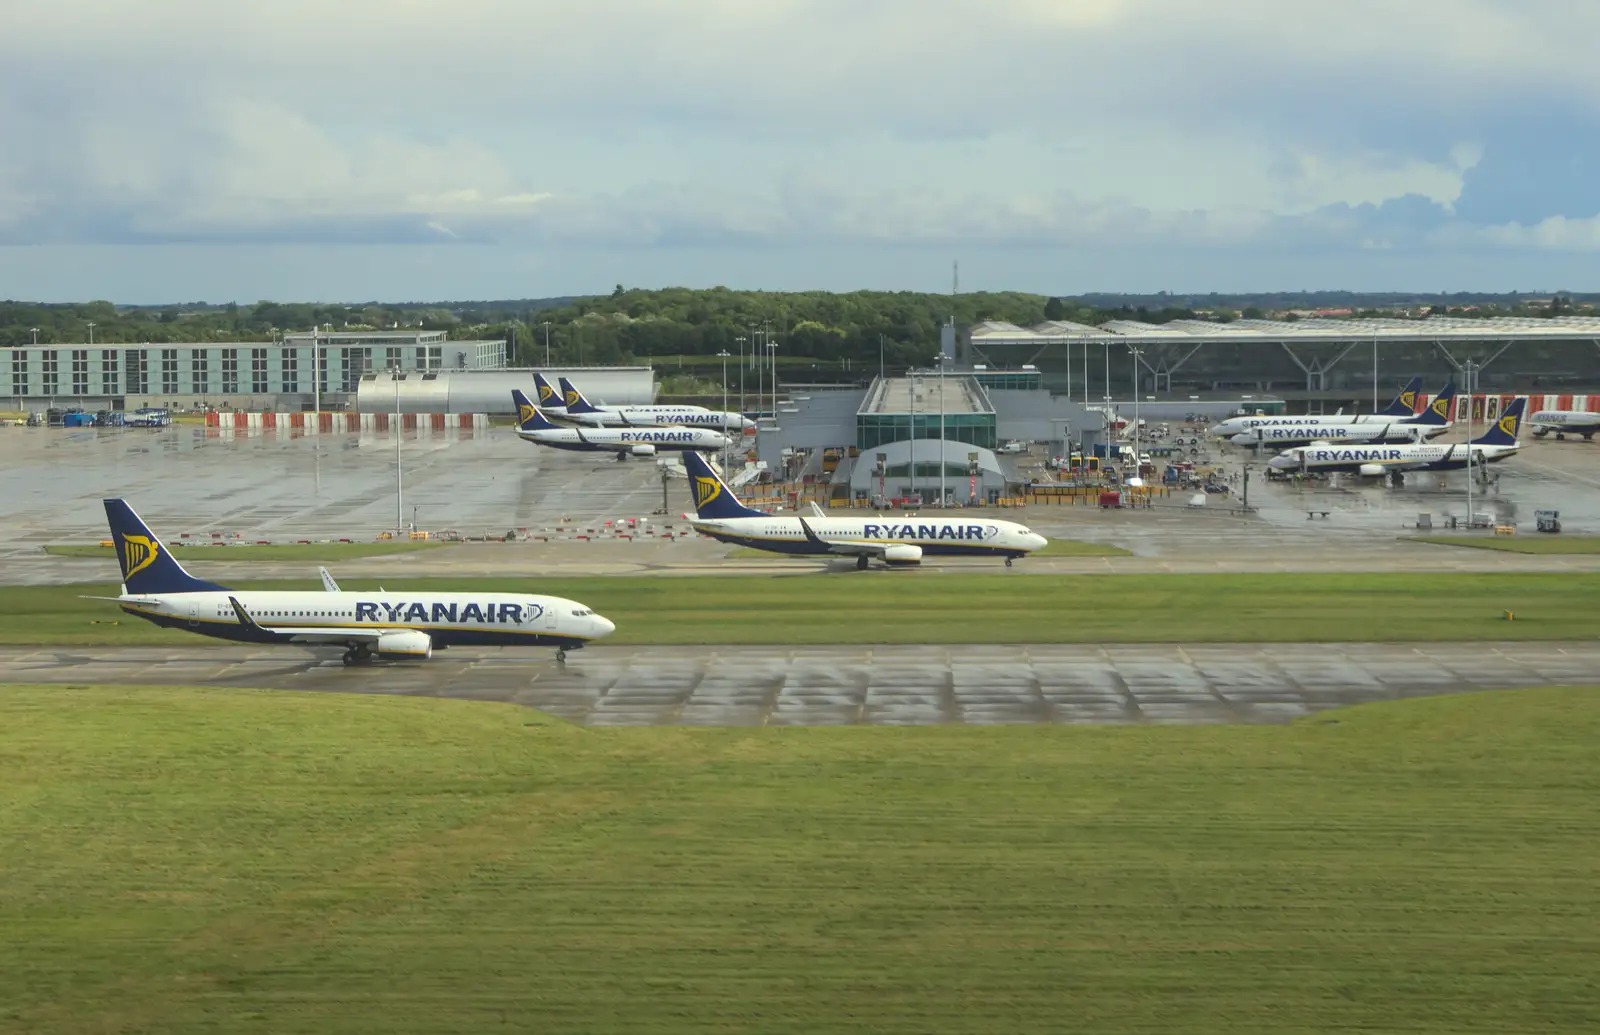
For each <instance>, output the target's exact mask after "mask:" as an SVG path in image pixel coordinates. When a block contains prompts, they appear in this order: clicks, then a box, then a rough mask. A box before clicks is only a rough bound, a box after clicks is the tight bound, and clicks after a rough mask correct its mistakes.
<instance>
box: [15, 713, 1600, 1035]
mask: <svg viewBox="0 0 1600 1035" xmlns="http://www.w3.org/2000/svg"><path fill="white" fill-rule="evenodd" d="M0 723H3V726H4V728H5V730H6V735H5V739H4V742H3V750H0V874H3V875H4V878H5V879H4V883H3V884H0V927H3V929H4V930H5V932H6V937H5V938H3V939H0V1031H5V1032H18V1033H21V1032H27V1033H29V1035H51V1033H63V1035H65V1033H71V1035H77V1033H80V1032H85V1031H95V1032H145V1031H161V1032H163V1033H186V1032H212V1031H228V1032H271V1033H274V1035H276V1033H281V1032H317V1033H335V1035H336V1033H341V1032H358V1031H359V1032H372V1031H383V1032H402V1033H412V1032H418V1033H420V1032H427V1033H435V1032H439V1033H442V1032H484V1031H491V1030H494V1031H498V1030H517V1031H538V1032H549V1033H557V1032H578V1031H581V1032H588V1033H607V1032H618V1033H635V1032H643V1031H652V1032H676V1031H683V1032H697V1033H700V1032H713V1033H716V1032H727V1033H736V1032H737V1033H744V1032H752V1031H760V1032H781V1033H795V1035H802V1033H804V1035H811V1033H814V1032H830V1033H831V1032H861V1033H867V1032H871V1033H892V1032H902V1031H903V1032H916V1033H939V1032H962V1033H966V1032H991V1031H992V1032H1013V1033H1029V1032H1052V1033H1053V1032H1061V1031H1106V1032H1112V1031H1115V1032H1150V1033H1156V1032H1161V1033H1168V1032H1195V1033H1211V1032H1216V1033H1228V1035H1238V1033H1261V1035H1267V1033H1271V1035H1293V1033H1308V1032H1331V1031H1349V1032H1354V1031H1362V1032H1393V1031H1406V1032H1418V1033H1428V1032H1452V1033H1454V1032H1462V1031H1469V1030H1470V1031H1481V1032H1512V1031H1517V1032H1530V1031H1539V1032H1573V1033H1580V1032H1581V1033H1588V1032H1593V1031H1596V1030H1600V992H1597V986H1596V982H1595V966H1594V963H1595V959H1596V958H1597V957H1600V811H1597V810H1596V808H1595V802H1596V800H1597V798H1600V767H1597V766H1596V764H1595V762H1594V753H1593V752H1594V745H1595V743H1597V742H1600V691H1596V690H1578V689H1573V690H1529V691H1519V692H1515V693H1503V694H1476V695H1466V696H1460V697H1449V698H1437V699H1432V700H1419V701H1408V702H1403V703H1398V704H1386V705H1378V706H1369V707H1364V708H1358V709H1353V710H1349V711H1342V712H1339V713H1336V714H1333V715H1326V716H1322V717H1320V718H1319V719H1317V720H1313V721H1310V722H1305V723H1302V724H1299V725H1294V726H1286V727H1237V726H1236V727H1187V728H1176V727H1145V728H1138V727H1129V728H1119V729H1104V728H1096V729H1084V728H1078V729H1073V728H1061V727H1012V728H989V729H982V728H970V727H951V728H940V729H932V730H917V731H910V730H903V729H896V728H846V729H822V728H818V729H762V730H734V729H681V728H679V729H635V730H615V731H603V732H599V731H582V730H578V729H575V728H572V727H567V726H564V725H561V724H558V723H550V722H545V721H544V720H542V719H541V718H540V717H539V716H538V714H537V713H534V712H530V711H525V710H521V709H517V708H514V707H509V706H496V705H478V704H466V703H461V702H452V701H424V700H412V699H396V698H375V697H361V696H342V695H297V694H288V693H261V692H252V691H221V690H184V689H102V688H81V687H80V688H62V687H49V688H26V687H9V688H6V689H5V690H4V692H3V693H0Z"/></svg>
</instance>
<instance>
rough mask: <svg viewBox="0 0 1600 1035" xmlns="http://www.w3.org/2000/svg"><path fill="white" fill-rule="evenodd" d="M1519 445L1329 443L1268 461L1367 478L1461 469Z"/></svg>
mask: <svg viewBox="0 0 1600 1035" xmlns="http://www.w3.org/2000/svg"><path fill="white" fill-rule="evenodd" d="M1520 448H1521V447H1520V446H1516V445H1509V446H1489V445H1476V444H1471V443H1466V442H1458V443H1456V444H1454V445H1448V446H1446V445H1432V444H1427V445H1387V446H1362V445H1327V446H1304V447H1301V448H1299V449H1290V450H1286V451H1285V452H1283V453H1280V454H1279V455H1277V456H1275V457H1273V458H1272V459H1271V460H1269V461H1268V462H1267V465H1268V466H1269V467H1272V468H1274V469H1276V470H1280V471H1299V470H1302V469H1303V470H1307V471H1350V472H1354V473H1357V474H1362V475H1366V476H1368V477H1381V476H1383V475H1385V474H1389V473H1391V472H1399V473H1407V472H1410V471H1458V470H1462V469H1464V468H1465V467H1466V466H1467V462H1468V459H1467V458H1468V455H1469V453H1470V455H1471V458H1472V460H1471V462H1472V466H1474V467H1482V466H1484V465H1485V464H1493V463H1499V462H1500V461H1502V460H1504V459H1506V458H1507V457H1509V456H1513V455H1514V454H1515V453H1516V452H1517V450H1518V449H1520Z"/></svg>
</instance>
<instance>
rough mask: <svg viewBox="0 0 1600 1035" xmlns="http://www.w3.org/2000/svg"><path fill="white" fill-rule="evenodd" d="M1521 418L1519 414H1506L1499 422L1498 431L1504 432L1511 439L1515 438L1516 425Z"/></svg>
mask: <svg viewBox="0 0 1600 1035" xmlns="http://www.w3.org/2000/svg"><path fill="white" fill-rule="evenodd" d="M1521 417H1522V415H1521V414H1520V413H1508V414H1506V415H1505V416H1504V417H1501V418H1500V422H1499V423H1500V430H1501V431H1503V432H1505V433H1506V434H1507V435H1510V436H1511V437H1512V438H1516V437H1517V424H1518V422H1519V420H1520V419H1521Z"/></svg>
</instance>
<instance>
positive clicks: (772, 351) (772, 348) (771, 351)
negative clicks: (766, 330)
mask: <svg viewBox="0 0 1600 1035" xmlns="http://www.w3.org/2000/svg"><path fill="white" fill-rule="evenodd" d="M767 355H768V356H769V357H771V363H770V365H771V367H772V423H773V425H774V426H776V425H777V423H778V343H777V342H775V341H769V342H767Z"/></svg>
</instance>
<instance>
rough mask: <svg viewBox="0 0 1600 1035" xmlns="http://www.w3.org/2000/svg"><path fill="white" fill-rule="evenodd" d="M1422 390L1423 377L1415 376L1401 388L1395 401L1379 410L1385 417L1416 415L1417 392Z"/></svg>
mask: <svg viewBox="0 0 1600 1035" xmlns="http://www.w3.org/2000/svg"><path fill="white" fill-rule="evenodd" d="M1421 391H1422V378H1420V377H1413V378H1412V379H1411V380H1409V381H1407V382H1406V386H1405V387H1404V388H1402V389H1400V394H1399V395H1397V396H1395V397H1394V401H1393V402H1391V403H1390V404H1389V405H1388V406H1385V407H1384V408H1383V409H1381V410H1379V411H1378V414H1379V415H1380V416H1383V417H1415V416H1416V415H1417V393H1418V392H1421Z"/></svg>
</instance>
